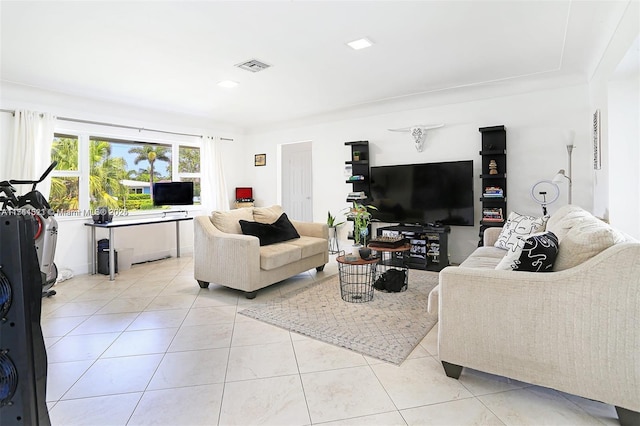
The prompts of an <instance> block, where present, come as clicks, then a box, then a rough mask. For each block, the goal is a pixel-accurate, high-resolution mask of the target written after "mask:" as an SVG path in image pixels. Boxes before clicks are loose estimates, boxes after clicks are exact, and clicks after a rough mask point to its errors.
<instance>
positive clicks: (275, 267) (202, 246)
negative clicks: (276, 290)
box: [194, 206, 329, 299]
mask: <svg viewBox="0 0 640 426" xmlns="http://www.w3.org/2000/svg"><path fill="white" fill-rule="evenodd" d="M282 213H283V211H282V207H280V206H271V207H246V208H241V209H236V210H230V211H224V212H223V211H216V212H213V213H212V214H211V216H197V217H196V218H195V221H194V232H195V234H194V277H195V279H196V280H197V281H198V284H199V285H200V287H201V288H207V287H208V286H209V283H214V284H219V285H222V286H225V287H230V288H234V289H237V290H242V291H244V292H245V294H246V296H247V298H249V299H252V298H254V297H255V296H256V291H257V290H259V289H261V288H264V287H266V286H268V285H271V284H273V283H276V282H278V281H282V280H284V279H286V278H289V277H292V276H294V275H296V274H299V273H301V272H304V271H308V270H309V269H312V268H316V269H317V270H318V271H321V270H322V269H323V268H324V265H325V264H326V263H327V262H328V261H329V250H328V240H329V230H328V227H327V225H326V224H322V223H311V222H299V221H295V220H291V221H290V222H291V223H292V224H293V226H294V227H295V229H296V231H297V232H298V234H300V238H295V239H291V240H288V241H284V242H278V243H275V244H270V245H264V246H260V242H259V239H258V237H255V236H253V235H243V234H242V229H241V227H240V223H239V221H240V220H245V221H249V222H259V223H264V224H271V223H274V222H275V221H276V220H277V219H278V218H279V217H280V216H281V215H282Z"/></svg>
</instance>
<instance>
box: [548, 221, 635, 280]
mask: <svg viewBox="0 0 640 426" xmlns="http://www.w3.org/2000/svg"><path fill="white" fill-rule="evenodd" d="M624 240H625V237H624V235H623V234H621V233H620V232H618V231H616V230H615V229H613V228H612V227H611V226H609V225H608V224H606V223H604V222H602V221H601V220H599V219H596V218H595V217H593V216H591V217H590V218H585V219H583V220H581V221H580V222H579V223H577V224H575V225H574V226H573V227H572V228H571V229H569V231H568V232H567V233H566V235H565V236H564V238H563V239H562V241H560V249H559V251H558V258H557V259H556V263H555V265H554V267H553V270H554V271H563V270H565V269H569V268H573V267H574V266H577V265H579V264H581V263H583V262H585V261H587V260H589V259H591V258H592V257H593V256H595V255H597V254H598V253H600V252H602V251H604V250H606V249H607V248H609V247H611V246H612V245H614V244H618V243H620V242H622V241H624Z"/></svg>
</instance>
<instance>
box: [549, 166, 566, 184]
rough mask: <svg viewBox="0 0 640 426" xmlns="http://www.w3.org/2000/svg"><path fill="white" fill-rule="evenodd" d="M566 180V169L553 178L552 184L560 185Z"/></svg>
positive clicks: (559, 171)
mask: <svg viewBox="0 0 640 426" xmlns="http://www.w3.org/2000/svg"><path fill="white" fill-rule="evenodd" d="M566 178H567V175H566V174H565V173H564V169H560V170H558V173H557V174H556V175H555V176H554V177H553V179H552V182H555V183H560V182H563V181H564V179H566Z"/></svg>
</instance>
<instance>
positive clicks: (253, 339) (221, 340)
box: [42, 257, 618, 426]
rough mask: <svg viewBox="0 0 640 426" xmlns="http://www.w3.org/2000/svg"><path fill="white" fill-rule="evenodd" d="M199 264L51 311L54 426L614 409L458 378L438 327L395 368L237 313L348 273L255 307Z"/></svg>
mask: <svg viewBox="0 0 640 426" xmlns="http://www.w3.org/2000/svg"><path fill="white" fill-rule="evenodd" d="M192 271H193V261H192V259H191V258H190V257H183V258H180V259H175V258H172V259H166V260H162V261H158V262H151V263H146V264H142V265H134V266H133V267H132V268H131V269H130V270H127V271H122V272H121V273H120V274H119V275H118V276H117V278H116V281H115V282H109V281H108V279H107V278H108V277H106V276H103V275H94V276H87V275H84V276H77V277H74V278H72V279H70V280H68V281H64V282H62V283H59V284H58V285H56V287H55V289H56V290H57V291H58V294H57V295H55V296H53V297H51V298H49V299H45V300H44V301H43V320H42V327H43V334H44V336H45V342H46V345H47V348H48V349H47V352H48V358H49V374H48V389H47V401H48V406H49V412H50V416H51V421H52V423H53V425H54V426H70V425H92V426H95V425H144V424H156V425H251V424H264V425H310V424H331V425H337V424H341V425H480V424H482V425H503V424H504V425H542V424H545V425H592V424H593V425H601V424H611V425H615V424H618V422H617V418H616V415H615V410H614V408H613V407H611V406H609V405H605V404H601V403H597V402H593V401H589V400H585V399H582V398H578V397H575V396H572V395H568V394H564V393H560V392H556V391H553V390H550V389H545V388H540V387H536V386H531V385H529V384H526V383H521V382H517V381H513V380H509V379H506V378H503V377H497V376H492V375H488V374H485V373H481V372H478V371H473V370H469V369H465V370H464V371H463V374H462V376H461V378H460V380H459V381H458V380H453V379H449V378H447V377H446V376H445V375H444V373H443V370H442V368H441V366H440V363H439V361H438V359H437V345H436V338H437V326H436V327H435V328H434V329H433V330H432V331H431V332H430V333H429V334H428V335H427V336H426V337H425V338H424V340H423V341H422V342H421V343H420V345H419V346H417V347H416V349H415V350H414V351H413V353H412V354H411V356H410V357H409V358H408V359H407V360H406V361H405V362H404V363H403V364H402V365H401V366H399V367H398V366H395V365H391V364H388V363H385V362H382V361H379V360H376V359H374V358H369V357H366V356H362V355H360V354H357V353H355V352H351V351H349V350H346V349H342V348H338V347H335V346H332V345H329V344H326V343H322V342H319V341H316V340H313V339H310V338H307V337H305V336H301V335H298V334H296V333H290V332H288V331H285V330H283V329H280V328H277V327H274V326H271V325H267V324H264V323H261V322H259V321H256V320H254V319H251V318H248V317H245V316H243V315H240V314H238V312H239V311H241V310H242V309H243V308H244V307H245V306H247V305H248V304H252V303H260V302H262V301H264V300H265V299H266V298H269V297H273V296H275V295H279V294H280V292H281V291H290V290H291V289H293V288H296V287H297V286H301V285H304V284H306V283H308V282H310V281H311V280H316V279H321V278H323V277H326V276H328V275H331V274H334V273H336V272H337V267H336V264H335V262H334V261H333V259H332V261H331V263H330V264H328V265H327V267H326V268H325V271H324V272H320V273H316V272H315V270H312V271H309V272H307V273H304V274H300V275H298V276H296V277H294V278H291V279H289V280H287V281H285V282H283V283H280V284H277V285H274V286H271V287H269V288H267V289H264V290H262V291H260V292H258V297H257V298H256V299H254V300H247V299H246V298H245V297H244V296H243V295H242V294H240V293H239V292H236V291H233V290H230V289H225V288H222V287H218V286H215V285H211V286H210V287H211V288H209V289H207V290H201V289H200V288H199V287H198V285H197V284H196V282H195V281H194V279H193V272H192Z"/></svg>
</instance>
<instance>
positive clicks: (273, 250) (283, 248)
mask: <svg viewBox="0 0 640 426" xmlns="http://www.w3.org/2000/svg"><path fill="white" fill-rule="evenodd" d="M300 259H302V249H301V248H300V247H299V246H295V245H293V244H289V243H288V242H285V243H277V244H271V245H268V246H262V247H260V269H264V270H265V271H270V270H272V269H276V268H279V267H281V266H285V265H288V264H290V263H294V262H297V261H298V260H300Z"/></svg>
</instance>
